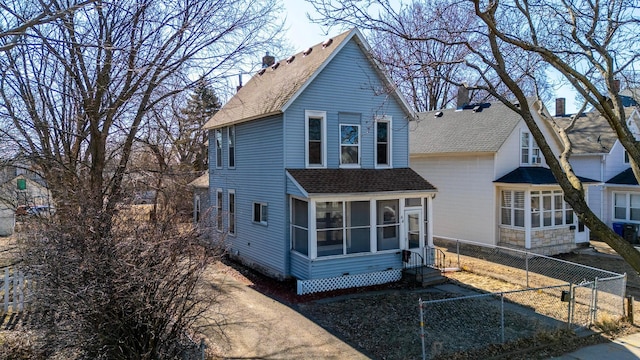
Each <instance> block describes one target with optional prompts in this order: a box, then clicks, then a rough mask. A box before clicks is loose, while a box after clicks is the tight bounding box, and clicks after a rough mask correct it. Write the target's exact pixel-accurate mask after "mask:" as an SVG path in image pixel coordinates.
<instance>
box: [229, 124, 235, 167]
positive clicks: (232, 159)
mask: <svg viewBox="0 0 640 360" xmlns="http://www.w3.org/2000/svg"><path fill="white" fill-rule="evenodd" d="M227 167H229V169H234V168H235V167H236V127H235V126H229V127H228V128H227Z"/></svg>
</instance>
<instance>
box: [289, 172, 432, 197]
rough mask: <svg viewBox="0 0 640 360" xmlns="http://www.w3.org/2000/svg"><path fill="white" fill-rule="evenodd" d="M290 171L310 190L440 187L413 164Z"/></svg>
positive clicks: (430, 188)
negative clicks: (389, 167)
mask: <svg viewBox="0 0 640 360" xmlns="http://www.w3.org/2000/svg"><path fill="white" fill-rule="evenodd" d="M287 172H289V174H290V175H291V176H292V177H293V178H294V179H295V181H296V182H297V183H298V184H299V185H300V186H301V187H302V188H303V189H304V190H305V191H306V192H307V193H308V194H351V193H371V192H388V191H391V192H392V191H436V188H435V187H434V186H433V185H431V184H430V183H429V182H428V181H427V180H425V179H424V178H423V177H422V176H420V175H418V173H416V172H415V171H413V170H412V169H410V168H398V169H287Z"/></svg>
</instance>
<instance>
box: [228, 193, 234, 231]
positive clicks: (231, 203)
mask: <svg viewBox="0 0 640 360" xmlns="http://www.w3.org/2000/svg"><path fill="white" fill-rule="evenodd" d="M227 215H228V217H229V235H235V234H236V192H235V190H232V189H229V214H227Z"/></svg>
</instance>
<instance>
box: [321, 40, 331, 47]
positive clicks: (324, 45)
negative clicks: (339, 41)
mask: <svg viewBox="0 0 640 360" xmlns="http://www.w3.org/2000/svg"><path fill="white" fill-rule="evenodd" d="M332 43H333V39H327V40H325V41H324V42H323V43H322V48H323V49H325V48H326V47H328V46H329V45H331V44H332Z"/></svg>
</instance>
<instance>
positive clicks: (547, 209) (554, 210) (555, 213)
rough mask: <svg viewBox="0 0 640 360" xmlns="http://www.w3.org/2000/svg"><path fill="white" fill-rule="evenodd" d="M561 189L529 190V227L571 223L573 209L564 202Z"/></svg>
mask: <svg viewBox="0 0 640 360" xmlns="http://www.w3.org/2000/svg"><path fill="white" fill-rule="evenodd" d="M562 196H563V195H562V191H560V190H555V191H532V192H531V227H532V228H540V227H551V226H561V225H568V224H573V221H574V220H573V209H572V208H571V206H569V204H567V203H565V202H564V199H563V198H562Z"/></svg>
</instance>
